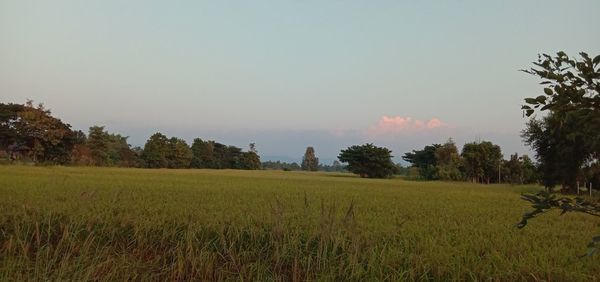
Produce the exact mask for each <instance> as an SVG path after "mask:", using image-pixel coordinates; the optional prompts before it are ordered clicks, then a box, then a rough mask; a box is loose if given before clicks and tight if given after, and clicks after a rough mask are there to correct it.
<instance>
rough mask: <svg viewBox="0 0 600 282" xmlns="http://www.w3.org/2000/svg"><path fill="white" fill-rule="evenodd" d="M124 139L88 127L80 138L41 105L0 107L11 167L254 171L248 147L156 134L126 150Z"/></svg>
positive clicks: (1, 139) (255, 159)
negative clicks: (18, 164)
mask: <svg viewBox="0 0 600 282" xmlns="http://www.w3.org/2000/svg"><path fill="white" fill-rule="evenodd" d="M127 139H128V137H127V136H121V135H120V134H114V133H110V132H108V131H107V130H105V128H104V126H92V127H90V128H89V132H88V134H87V135H86V134H85V133H83V132H81V131H73V130H71V127H70V125H68V124H65V123H63V122H62V121H61V120H60V119H57V118H55V117H53V116H52V115H51V113H50V111H49V110H47V109H45V108H44V106H43V105H41V104H40V105H38V106H34V105H33V102H32V101H28V102H27V103H26V104H24V105H19V104H2V103H0V157H6V158H7V159H8V160H9V161H11V162H33V163H36V164H41V163H48V164H72V165H85V166H119V167H147V168H215V169H225V168H230V169H260V168H261V163H260V157H259V156H258V153H257V151H256V148H255V146H254V144H250V151H248V152H243V151H242V149H240V148H238V147H235V146H227V145H223V144H220V143H217V142H215V141H207V142H204V141H202V140H201V139H200V138H197V139H195V140H194V143H193V144H192V147H191V148H190V146H189V145H188V144H187V142H186V141H185V140H183V139H181V138H177V137H171V138H168V137H167V136H165V135H163V134H162V133H160V132H157V133H155V134H153V135H152V136H150V138H149V139H148V140H147V141H146V144H145V145H144V148H143V149H142V148H139V147H132V146H131V145H129V144H128V142H127Z"/></svg>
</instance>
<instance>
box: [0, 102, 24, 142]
mask: <svg viewBox="0 0 600 282" xmlns="http://www.w3.org/2000/svg"><path fill="white" fill-rule="evenodd" d="M22 110H23V105H19V104H3V103H0V150H3V151H8V147H9V146H11V145H13V144H15V143H16V142H18V140H19V135H18V132H17V129H16V122H17V120H18V117H19V112H20V111H22Z"/></svg>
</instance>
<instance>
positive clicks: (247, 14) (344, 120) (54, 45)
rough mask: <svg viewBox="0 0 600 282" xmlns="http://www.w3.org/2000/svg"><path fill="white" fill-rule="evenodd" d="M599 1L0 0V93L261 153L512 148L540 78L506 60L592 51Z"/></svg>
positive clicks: (83, 121) (67, 113) (2, 98)
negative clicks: (369, 145) (449, 143)
mask: <svg viewBox="0 0 600 282" xmlns="http://www.w3.org/2000/svg"><path fill="white" fill-rule="evenodd" d="M425 2H426V3H425ZM598 11H600V1H597V0H596V1H495V2H494V3H492V1H436V2H433V1H210V2H209V1H160V2H159V1H107V0H104V1H59V0H56V1H24V0H18V1H6V0H0V102H19V103H21V102H24V101H25V100H26V99H28V98H29V99H34V100H35V101H38V102H44V103H45V104H46V105H47V106H48V107H49V108H51V109H52V110H53V112H54V114H55V115H57V116H59V117H61V118H62V119H63V120H64V121H66V122H68V123H70V124H71V125H73V127H74V128H76V129H84V130H85V129H87V128H88V127H89V126H91V125H95V124H99V125H106V126H107V129H108V130H109V131H111V132H117V133H121V134H124V135H129V136H131V137H130V141H131V142H132V143H133V144H136V145H143V143H144V141H145V139H146V138H147V137H148V136H149V135H151V134H152V133H153V132H156V131H161V132H163V133H165V134H167V135H176V136H180V137H183V138H185V139H187V140H188V141H191V139H192V138H194V137H196V136H198V137H202V138H204V139H216V140H217V141H221V142H224V143H228V144H234V145H238V146H242V147H245V146H246V145H247V143H249V142H256V143H257V146H258V149H259V152H260V153H261V154H262V155H263V156H264V157H265V158H272V157H277V156H280V157H290V158H299V157H301V155H302V154H303V152H304V149H305V147H306V146H308V145H312V146H314V147H315V149H316V151H317V155H319V156H321V158H322V159H325V160H330V159H333V158H334V157H335V156H336V155H337V153H338V151H339V149H341V148H343V147H344V146H347V145H350V144H355V143H359V142H374V143H376V144H380V145H385V146H389V147H390V148H391V149H392V150H393V151H394V153H395V155H397V156H400V155H401V154H402V153H404V152H405V151H408V150H411V149H413V148H420V147H423V146H424V145H426V144H430V143H434V142H436V143H439V142H443V141H445V140H446V139H447V138H448V137H454V138H455V140H456V141H457V143H458V145H459V146H461V145H462V143H464V142H466V141H473V140H479V139H487V140H491V141H494V142H496V143H499V144H500V145H502V147H503V149H504V153H505V155H508V154H509V153H512V152H521V153H523V152H527V150H526V148H525V147H524V146H523V145H522V143H521V140H520V138H519V131H520V130H521V129H522V128H523V124H524V122H525V120H524V119H523V118H522V116H521V111H520V109H519V105H520V104H521V101H522V99H523V98H524V97H527V96H534V95H538V93H539V90H540V88H539V86H538V85H537V82H538V81H537V80H536V79H535V78H533V77H530V76H527V75H526V74H524V73H521V72H518V70H519V69H521V68H525V67H528V66H530V62H531V61H533V60H535V59H536V56H537V54H538V53H540V52H551V53H553V52H556V51H559V50H564V51H566V52H567V53H570V54H575V53H576V52H579V51H587V52H589V53H591V54H600V36H598V34H599V33H598V20H597V19H598ZM384 116H386V117H387V118H386V119H385V120H384ZM407 117H410V118H411V119H410V120H409V119H407ZM432 119H435V124H434V123H432V124H430V125H432V126H428V123H429V122H430V121H431V120H432ZM438 121H439V123H438Z"/></svg>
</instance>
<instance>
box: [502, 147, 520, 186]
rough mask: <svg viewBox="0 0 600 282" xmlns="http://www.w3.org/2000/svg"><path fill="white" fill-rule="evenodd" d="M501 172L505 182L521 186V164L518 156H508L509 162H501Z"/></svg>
mask: <svg viewBox="0 0 600 282" xmlns="http://www.w3.org/2000/svg"><path fill="white" fill-rule="evenodd" d="M502 171H503V173H502V175H503V176H504V177H503V178H504V181H505V182H508V183H510V184H523V182H524V175H523V164H522V161H521V158H520V157H519V154H517V153H515V154H514V155H510V160H508V161H503V165H502Z"/></svg>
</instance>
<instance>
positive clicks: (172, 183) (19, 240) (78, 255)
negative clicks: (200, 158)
mask: <svg viewBox="0 0 600 282" xmlns="http://www.w3.org/2000/svg"><path fill="white" fill-rule="evenodd" d="M539 189H540V188H539V187H535V186H509V185H489V186H488V185H477V184H470V183H448V182H417V181H407V180H402V179H386V180H374V179H360V178H357V177H354V176H352V175H350V174H331V173H303V172H283V171H234V170H144V169H123V168H80V167H78V168H75V167H27V166H0V280H2V281H23V280H36V281H47V280H54V281H55V280H75V281H89V280H92V281H116V280H134V281H156V280H160V281H164V280H169V281H172V280H175V281H192V280H245V281H257V280H258V281H307V280H309V281H313V280H318V281H340V280H345V281H348V280H351V281H357V280H360V281H372V280H391V281H398V280H436V281H438V280H467V281H471V280H501V281H521V280H527V281H535V280H550V281H600V256H598V255H597V256H594V257H588V258H579V255H581V254H583V253H584V252H585V250H586V249H585V247H586V245H587V243H588V242H589V240H590V238H591V237H592V236H593V235H596V234H600V227H599V223H600V221H599V220H597V219H595V218H591V217H586V216H583V215H579V214H567V215H564V216H561V217H558V216H554V214H552V215H546V216H543V217H540V218H537V219H535V220H533V221H531V222H530V224H529V225H528V226H527V227H526V228H525V229H522V230H519V229H516V228H515V227H514V224H515V223H517V222H518V221H519V220H520V217H521V215H522V214H523V212H525V211H526V210H529V209H530V208H529V206H528V205H527V203H526V202H524V201H522V200H520V199H519V195H520V193H524V192H535V191H537V190H539ZM556 215H557V214H556Z"/></svg>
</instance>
